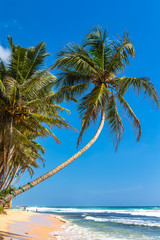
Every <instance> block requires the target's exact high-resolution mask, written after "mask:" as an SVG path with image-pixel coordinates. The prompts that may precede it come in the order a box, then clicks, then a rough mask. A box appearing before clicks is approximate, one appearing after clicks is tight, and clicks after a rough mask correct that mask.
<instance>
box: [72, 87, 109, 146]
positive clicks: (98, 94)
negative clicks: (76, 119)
mask: <svg viewBox="0 0 160 240" xmlns="http://www.w3.org/2000/svg"><path fill="white" fill-rule="evenodd" d="M104 99H105V101H107V99H108V92H107V89H106V88H105V86H104V84H102V85H101V86H99V87H95V88H94V89H93V90H92V91H91V92H90V93H89V94H87V95H86V96H85V97H83V98H82V99H81V100H80V104H79V106H78V111H79V113H80V116H81V119H82V123H81V131H80V134H79V138H78V142H77V146H78V145H79V144H80V142H82V136H83V133H84V131H85V130H87V128H88V127H89V126H90V124H92V123H93V122H95V121H96V119H97V117H98V115H99V112H100V111H101V108H102V101H103V100H104Z"/></svg>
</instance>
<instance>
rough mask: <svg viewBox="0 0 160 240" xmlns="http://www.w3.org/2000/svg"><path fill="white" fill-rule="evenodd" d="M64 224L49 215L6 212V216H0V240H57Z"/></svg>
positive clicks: (17, 211) (18, 211)
mask: <svg viewBox="0 0 160 240" xmlns="http://www.w3.org/2000/svg"><path fill="white" fill-rule="evenodd" d="M64 223H65V222H64V221H63V220H61V219H59V218H57V217H55V216H51V215H49V214H42V213H33V212H29V211H21V210H7V215H5V214H3V215H0V240H2V239H4V240H6V239H12V240H20V239H44V240H45V239H57V238H56V236H57V235H58V234H57V231H60V230H61V226H62V225H63V224H64ZM54 231H56V233H55V234H54ZM51 233H52V234H51Z"/></svg>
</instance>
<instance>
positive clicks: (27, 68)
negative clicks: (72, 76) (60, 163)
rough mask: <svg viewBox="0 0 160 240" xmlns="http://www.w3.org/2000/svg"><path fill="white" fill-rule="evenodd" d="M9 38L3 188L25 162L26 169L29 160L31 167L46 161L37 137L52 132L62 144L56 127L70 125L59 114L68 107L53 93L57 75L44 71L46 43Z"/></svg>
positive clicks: (2, 118)
mask: <svg viewBox="0 0 160 240" xmlns="http://www.w3.org/2000/svg"><path fill="white" fill-rule="evenodd" d="M8 41H9V44H10V48H11V56H10V59H9V63H8V65H7V66H5V64H4V63H3V61H1V62H0V180H1V181H0V189H2V188H3V187H4V186H5V185H6V184H8V183H9V184H10V183H11V182H12V181H11V182H10V180H9V179H12V178H13V179H14V176H15V175H16V174H17V172H16V171H19V170H21V166H22V165H23V172H24V171H25V168H24V166H25V164H24V163H25V162H28V164H29V163H30V164H29V165H28V164H27V165H26V169H30V168H31V166H34V167H38V164H37V163H36V159H37V158H39V159H41V160H42V161H44V158H43V157H42V156H41V155H40V154H39V151H41V152H44V149H43V147H42V146H40V144H38V143H37V142H36V141H35V139H36V138H37V137H44V138H45V137H47V136H48V135H51V136H52V137H53V138H54V139H55V141H56V142H57V143H60V140H59V139H58V138H57V137H56V136H55V134H54V133H53V131H52V126H56V127H58V128H60V127H61V126H64V127H67V128H68V127H70V126H69V124H68V123H67V122H66V121H65V119H63V118H62V117H61V116H60V115H59V113H60V112H61V111H63V110H64V108H62V107H61V106H59V105H57V103H56V99H57V98H58V94H57V93H56V94H55V93H54V92H53V86H54V84H55V81H56V77H54V76H53V75H52V74H50V73H49V72H48V69H46V70H43V71H40V68H41V67H42V66H43V64H44V59H45V58H46V57H47V56H49V55H50V54H48V53H46V48H45V43H44V42H42V43H40V44H38V45H37V46H36V47H32V48H27V49H26V48H22V47H21V46H20V45H18V46H15V45H14V44H13V41H12V38H9V39H8ZM65 110H66V111H67V112H68V110H67V109H65ZM44 124H45V125H48V127H46V126H44ZM21 158H22V159H23V163H22V161H20V159H21ZM17 161H20V162H21V164H19V163H18V164H17ZM15 164H16V165H15ZM17 166H19V168H18V169H17V168H16V167H17ZM15 168H16V169H15ZM12 170H14V171H12ZM30 170H31V169H30ZM13 179H12V180H13Z"/></svg>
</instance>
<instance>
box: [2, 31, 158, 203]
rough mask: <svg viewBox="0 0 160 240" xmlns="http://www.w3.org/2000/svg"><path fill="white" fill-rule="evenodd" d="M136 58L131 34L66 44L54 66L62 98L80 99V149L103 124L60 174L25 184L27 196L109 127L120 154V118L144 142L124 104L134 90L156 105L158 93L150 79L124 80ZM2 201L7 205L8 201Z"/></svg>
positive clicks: (95, 35)
mask: <svg viewBox="0 0 160 240" xmlns="http://www.w3.org/2000/svg"><path fill="white" fill-rule="evenodd" d="M134 56H135V50H134V46H133V44H132V42H131V40H130V37H129V34H128V33H123V35H122V37H117V38H116V39H114V40H112V39H111V38H108V34H107V31H106V30H105V31H103V30H102V29H101V28H99V27H95V28H94V29H93V30H92V31H91V32H90V33H89V34H88V35H87V36H86V37H85V39H84V41H83V43H82V45H78V44H76V43H70V44H67V45H66V46H64V47H63V49H62V50H61V51H60V52H59V53H58V54H57V60H56V62H55V63H54V64H53V66H52V69H54V68H57V69H58V71H59V75H58V79H57V80H56V87H57V92H58V93H61V96H63V98H67V99H74V98H76V99H77V98H78V99H79V101H78V107H77V110H78V111H79V114H80V117H81V130H80V134H79V138H78V142H77V144H78V145H79V144H80V143H81V142H82V137H83V134H84V132H85V131H86V130H87V129H88V127H89V126H91V125H92V124H93V123H96V122H97V120H98V119H99V117H100V115H101V119H100V124H99V127H98V128H97V131H96V133H95V135H94V137H93V138H92V139H91V140H90V141H89V143H88V144H87V145H85V146H84V147H83V148H82V149H81V150H80V151H78V153H76V154H75V155H74V156H72V157H71V158H70V159H68V160H67V161H65V162H64V163H62V164H61V165H59V166H58V167H56V168H55V169H53V170H51V171H50V172H48V173H46V174H44V175H43V176H41V177H39V178H37V179H35V180H33V181H32V182H31V185H29V184H26V185H24V186H23V190H24V191H26V190H28V189H29V188H30V187H33V186H35V185H37V184H39V183H40V182H42V181H44V180H45V179H47V178H49V177H51V176H53V175H54V174H56V173H57V172H59V171H60V170H61V169H63V168H64V167H66V166H67V165H68V164H70V163H71V162H73V161H74V160H75V159H77V158H78V157H79V156H80V155H82V154H83V153H84V152H85V151H86V150H87V149H89V148H90V147H91V146H92V145H93V143H94V142H95V141H96V140H97V138H98V136H99V134H100V132H101V131H102V129H103V126H104V123H105V122H106V125H107V126H108V128H109V129H110V133H111V137H112V138H113V140H114V141H113V142H114V146H115V149H116V150H117V148H118V146H119V144H120V142H121V140H122V138H123V136H124V125H123V122H122V117H121V116H120V113H122V114H123V115H124V116H125V117H127V119H128V120H129V121H130V122H132V125H133V129H134V130H135V131H136V132H137V141H139V139H140V137H141V125H140V122H139V120H138V118H137V116H136V114H135V113H134V111H133V109H132V108H131V106H130V105H129V103H128V102H127V100H126V99H125V94H126V92H127V91H128V90H129V89H130V88H132V89H133V91H135V92H136V93H138V94H142V95H144V96H148V97H149V98H150V99H151V100H152V101H153V102H155V103H156V105H157V106H158V94H157V92H156V90H155V88H154V86H153V83H152V82H151V80H150V79H149V78H147V77H140V78H137V77H124V76H123V75H122V74H123V73H124V70H126V67H127V65H128V64H129V62H130V57H134ZM119 109H120V110H119ZM21 193H22V190H21V189H17V190H15V191H14V194H15V195H16V196H17V195H19V194H21ZM13 197H14V196H13V195H12V194H8V195H7V196H6V197H5V200H6V201H9V200H10V199H12V198H13ZM1 202H2V204H5V203H4V201H1Z"/></svg>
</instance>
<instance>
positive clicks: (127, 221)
mask: <svg viewBox="0 0 160 240" xmlns="http://www.w3.org/2000/svg"><path fill="white" fill-rule="evenodd" d="M85 219H86V220H90V221H94V222H112V223H121V224H126V225H139V226H147V227H159V228H160V223H158V222H154V221H143V220H139V219H128V218H119V219H117V218H109V219H107V218H98V217H92V216H87V217H85Z"/></svg>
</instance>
